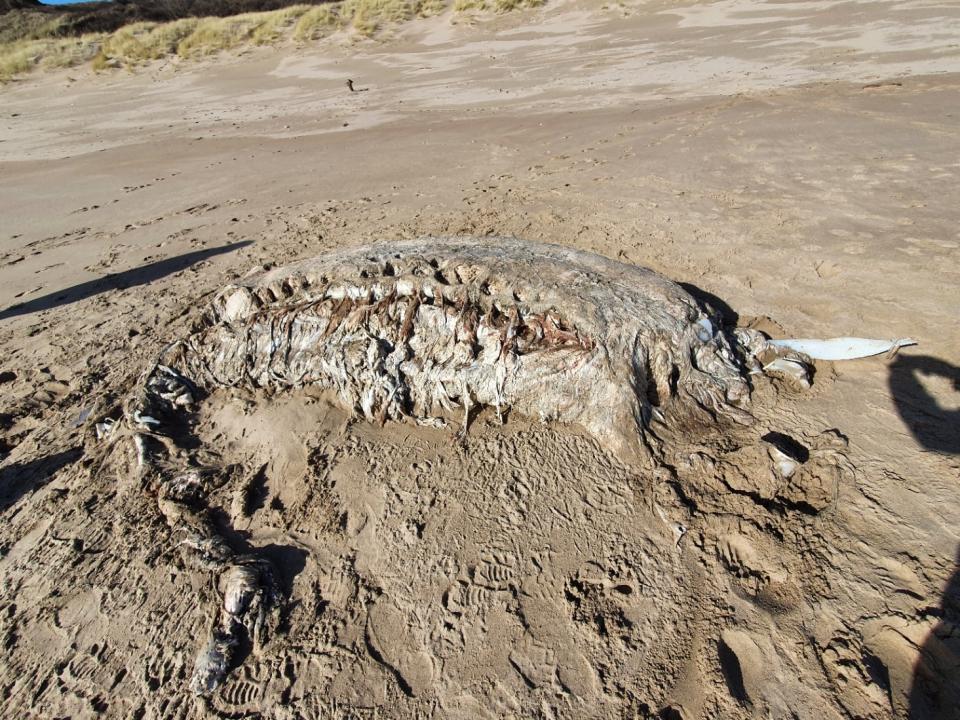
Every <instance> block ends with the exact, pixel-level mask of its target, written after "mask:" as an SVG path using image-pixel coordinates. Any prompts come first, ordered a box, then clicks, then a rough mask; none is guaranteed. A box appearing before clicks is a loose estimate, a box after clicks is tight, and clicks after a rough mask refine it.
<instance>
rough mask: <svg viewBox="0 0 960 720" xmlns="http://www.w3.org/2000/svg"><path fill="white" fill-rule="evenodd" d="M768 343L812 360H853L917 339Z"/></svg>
mask: <svg viewBox="0 0 960 720" xmlns="http://www.w3.org/2000/svg"><path fill="white" fill-rule="evenodd" d="M770 344H771V345H773V346H775V347H779V348H788V349H790V350H796V351H797V352H802V353H804V354H805V355H809V356H810V357H811V358H813V359H814V360H855V359H857V358H865V357H871V356H873V355H881V354H882V353H887V352H893V351H896V350H899V349H900V348H902V347H907V346H908V345H916V344H917V341H916V340H911V339H910V338H900V339H898V340H871V339H869V338H857V337H838V338H830V339H829V340H815V339H811V338H795V339H793V338H791V339H786V340H771V341H770Z"/></svg>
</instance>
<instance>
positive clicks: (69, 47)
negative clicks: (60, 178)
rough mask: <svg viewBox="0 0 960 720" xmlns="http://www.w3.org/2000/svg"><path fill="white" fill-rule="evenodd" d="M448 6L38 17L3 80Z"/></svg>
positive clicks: (9, 46)
mask: <svg viewBox="0 0 960 720" xmlns="http://www.w3.org/2000/svg"><path fill="white" fill-rule="evenodd" d="M543 3H544V0H453V9H454V11H456V12H464V11H495V12H507V11H509V10H515V9H518V8H531V7H538V6H540V5H542V4H543ZM446 8H447V0H342V2H336V3H328V4H324V5H303V4H301V5H290V6H288V7H284V8H281V9H279V10H269V11H263V12H249V13H242V14H239V15H231V16H227V17H204V18H192V17H188V18H182V19H179V20H173V21H170V22H135V23H132V24H129V25H125V26H123V27H121V28H119V29H118V30H115V31H113V32H109V33H99V34H88V35H83V36H79V37H49V36H48V34H50V33H55V32H57V28H58V27H59V26H58V25H57V23H60V22H63V20H62V19H61V18H58V17H54V18H53V19H48V20H44V23H40V22H38V21H36V19H31V20H30V21H29V22H31V23H34V25H31V26H30V27H24V28H19V29H18V30H17V32H18V33H20V36H21V37H22V36H23V34H24V33H30V32H32V33H34V34H37V35H39V37H37V38H24V39H20V40H16V41H9V42H0V82H7V81H9V80H11V79H13V78H14V77H15V76H17V75H22V74H24V73H27V72H30V71H31V70H33V69H34V68H37V67H70V66H73V65H77V64H80V63H84V62H90V63H91V67H92V69H93V70H94V71H96V72H101V71H104V70H107V69H108V68H111V67H119V66H127V67H133V66H137V65H141V64H143V63H147V62H150V61H153V60H158V59H160V58H164V57H169V56H171V55H178V56H180V57H182V58H192V57H203V56H207V55H213V54H215V53H218V52H221V51H224V50H232V49H235V48H238V47H242V46H245V45H273V44H277V43H280V42H284V41H286V40H295V41H297V42H309V41H311V40H316V39H318V38H321V37H323V36H325V35H328V34H330V33H331V32H333V31H335V30H340V29H344V28H348V29H352V30H353V31H354V32H356V33H357V34H359V35H362V36H364V37H371V36H373V35H375V34H376V33H377V32H378V31H380V30H381V29H382V28H383V26H385V25H388V24H393V23H400V22H404V21H407V20H410V19H412V18H414V17H417V16H420V17H428V16H431V15H438V14H440V13H442V12H443V11H444V10H446ZM24 22H27V21H26V20H25V21H24Z"/></svg>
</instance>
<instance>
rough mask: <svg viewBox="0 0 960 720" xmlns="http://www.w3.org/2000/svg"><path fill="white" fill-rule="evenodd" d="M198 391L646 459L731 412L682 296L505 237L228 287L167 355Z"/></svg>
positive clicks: (727, 368)
mask: <svg viewBox="0 0 960 720" xmlns="http://www.w3.org/2000/svg"><path fill="white" fill-rule="evenodd" d="M165 362H167V363H168V364H172V365H174V366H175V367H176V368H177V370H178V371H179V372H182V373H183V374H185V375H186V376H187V377H189V378H190V379H191V380H192V381H193V382H196V383H197V384H198V385H200V386H201V387H202V388H204V389H212V388H215V387H218V386H256V387H264V388H274V389H282V388H291V387H300V386H305V385H311V386H316V387H320V388H323V389H327V390H330V391H333V392H334V393H335V394H336V396H337V397H338V398H339V399H340V401H341V402H342V404H343V405H344V406H345V407H346V408H347V409H350V410H353V411H356V412H357V413H360V414H362V415H363V416H364V417H366V418H367V419H369V420H380V421H383V420H385V419H395V420H399V419H402V418H404V417H411V418H414V419H418V420H421V421H431V420H434V419H438V418H440V417H442V416H445V415H447V414H449V413H450V412H452V411H454V410H455V409H457V408H460V410H459V412H465V408H466V407H468V406H471V405H472V406H475V407H493V408H496V409H497V410H498V411H501V412H502V411H503V410H506V409H512V410H514V411H516V412H518V413H519V414H521V415H524V416H528V417H532V418H539V419H542V420H544V421H548V420H558V421H562V422H567V423H572V424H577V425H581V426H582V427H584V428H585V429H586V430H587V431H588V432H589V433H591V434H592V435H594V436H595V437H597V438H598V439H599V440H601V441H602V442H604V443H605V444H606V445H608V446H610V447H613V448H614V449H616V450H617V451H619V452H621V453H637V452H639V453H640V454H645V453H646V450H645V448H644V447H643V443H642V442H641V441H642V439H643V437H644V430H645V428H647V427H649V425H650V423H651V421H653V420H655V419H657V420H662V421H663V422H664V423H665V424H666V425H668V426H671V425H672V426H676V427H681V426H682V427H685V428H688V429H690V428H689V426H691V425H696V424H698V423H699V424H703V423H704V422H710V421H712V420H714V419H717V418H718V417H721V416H725V417H728V418H733V419H735V420H738V421H745V420H748V419H749V417H748V416H747V415H746V414H745V413H744V412H743V411H742V410H741V409H739V407H738V406H739V405H741V404H742V403H743V402H745V400H746V398H747V393H748V386H747V383H746V381H745V379H744V375H743V372H742V369H741V367H740V363H739V362H738V361H737V360H736V358H735V354H734V352H733V349H732V348H731V347H730V345H729V343H728V341H727V339H726V338H725V337H724V336H723V335H721V334H719V333H716V332H715V331H714V329H713V325H712V323H711V322H710V320H709V318H708V316H707V314H706V313H705V312H704V311H703V310H702V309H701V308H700V307H699V306H698V305H697V303H696V301H695V300H694V299H693V298H692V297H691V296H690V295H689V294H687V293H686V292H685V291H684V290H683V289H682V288H680V287H679V286H677V285H676V284H674V283H672V282H670V281H669V280H667V279H665V278H663V277H661V276H660V275H657V274H656V273H654V272H652V271H650V270H647V269H644V268H637V267H632V266H627V265H623V264H621V263H616V262H613V261H611V260H607V259H605V258H602V257H599V256H596V255H592V254H589V253H584V252H579V251H575V250H570V249H567V248H561V247H558V246H551V245H543V244H535V243H526V242H521V241H518V240H512V239H503V238H499V239H483V240H470V239H446V240H438V239H432V240H422V241H416V242H409V243H389V244H382V245H374V246H368V247H363V248H359V249H354V250H350V251H346V252H340V253H332V254H330V255H325V256H323V257H320V258H316V259H312V260H307V261H304V262H301V263H298V264H295V265H291V266H288V267H285V268H281V269H277V270H272V271H269V272H265V273H262V274H260V275H257V276H255V277H253V278H250V279H248V280H245V281H242V282H240V283H237V284H235V285H231V286H229V287H227V288H226V289H225V290H224V291H223V292H221V293H220V295H219V296H218V297H217V299H216V300H215V301H214V303H213V306H212V308H211V309H210V311H209V312H208V314H207V316H206V318H205V320H204V323H203V326H202V327H200V328H198V329H197V331H196V332H194V333H193V334H192V335H190V336H189V337H188V338H186V339H185V340H184V341H182V342H181V343H179V344H178V345H177V346H176V347H175V348H174V349H173V350H172V351H171V352H170V353H168V355H167V357H166V358H165Z"/></svg>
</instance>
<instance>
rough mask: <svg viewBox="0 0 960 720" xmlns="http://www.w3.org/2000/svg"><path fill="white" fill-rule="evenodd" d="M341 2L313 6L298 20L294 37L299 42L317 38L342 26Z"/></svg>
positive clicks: (294, 29)
mask: <svg viewBox="0 0 960 720" xmlns="http://www.w3.org/2000/svg"><path fill="white" fill-rule="evenodd" d="M339 9H340V6H339V4H330V5H318V6H316V7H312V8H310V9H309V10H307V12H305V13H304V14H303V15H301V16H300V19H299V20H297V24H296V25H295V26H294V28H293V39H294V40H297V41H299V42H305V41H308V40H316V39H317V38H321V37H323V36H324V35H327V34H328V33H330V32H332V31H333V30H336V29H338V28H340V27H341V21H340V13H339Z"/></svg>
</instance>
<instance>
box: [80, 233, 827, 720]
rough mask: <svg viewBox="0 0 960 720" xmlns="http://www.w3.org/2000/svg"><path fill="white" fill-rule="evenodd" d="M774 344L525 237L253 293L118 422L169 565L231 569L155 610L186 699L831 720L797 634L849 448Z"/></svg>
mask: <svg viewBox="0 0 960 720" xmlns="http://www.w3.org/2000/svg"><path fill="white" fill-rule="evenodd" d="M771 352H776V351H775V350H773V349H772V348H771V347H770V346H769V345H767V343H766V342H765V340H764V338H763V336H762V335H760V334H759V333H757V332H753V331H748V330H740V329H733V328H724V327H723V325H722V323H721V321H720V318H718V317H716V316H714V315H712V314H711V312H710V311H709V310H708V309H707V308H705V307H703V306H701V305H700V304H699V303H698V302H697V301H696V300H695V299H694V298H693V297H691V296H690V295H689V294H688V293H687V292H686V291H684V290H683V289H682V288H680V287H679V286H678V285H676V284H674V283H673V282H671V281H669V280H667V279H665V278H663V277H662V276H660V275H658V274H656V273H654V272H652V271H650V270H646V269H642V268H637V267H631V266H627V265H623V264H620V263H616V262H613V261H610V260H607V259H605V258H602V257H599V256H596V255H592V254H589V253H584V252H579V251H574V250H570V249H566V248H561V247H558V246H551V245H543V244H536V243H527V242H522V241H519V240H514V239H507V238H484V239H474V238H455V239H436V238H430V239H423V240H420V241H416V242H398V243H380V244H374V245H371V246H366V247H361V248H356V249H351V250H348V251H341V252H336V253H331V254H328V255H325V256H322V257H319V258H315V259H312V260H307V261H303V262H300V263H297V264H294V265H291V266H287V267H283V268H277V269H269V270H264V271H261V272H257V273H256V274H253V275H251V276H248V277H247V278H245V279H243V280H240V281H238V282H235V283H233V284H231V285H229V286H228V287H226V288H225V289H223V290H222V291H221V292H220V293H219V294H218V295H217V296H216V297H215V299H214V300H213V302H212V303H211V304H210V306H209V307H208V308H207V309H206V310H205V311H204V312H203V314H202V316H201V317H199V319H198V320H197V321H196V322H195V324H194V327H193V328H192V329H191V330H190V332H189V333H187V334H186V335H185V336H184V337H182V338H181V339H180V340H177V341H176V342H174V343H173V344H171V345H170V346H168V347H167V348H166V349H165V350H164V351H163V352H162V353H161V355H160V357H159V359H158V362H157V364H156V365H155V366H154V367H152V368H150V369H149V370H148V371H147V372H146V373H145V375H144V376H143V379H142V382H141V383H140V384H139V385H138V387H137V388H136V389H135V391H134V392H133V393H132V395H131V396H130V399H129V401H128V402H127V403H126V405H125V407H124V408H123V412H122V414H119V413H116V412H114V413H113V414H112V415H111V416H105V417H103V418H102V419H101V421H100V422H99V423H98V424H97V434H98V435H99V439H98V440H97V441H96V442H97V443H98V445H99V446H100V447H101V448H102V451H103V452H104V453H105V454H104V463H105V465H104V466H113V467H114V468H116V470H117V473H118V481H119V482H118V496H119V497H120V498H129V502H130V503H141V504H142V503H143V502H144V501H145V500H144V499H146V500H147V501H148V502H153V503H154V505H153V508H154V510H153V511H152V513H153V515H154V517H157V518H162V522H161V523H160V524H159V525H154V527H153V530H152V532H153V536H154V538H155V539H154V540H153V544H154V545H156V546H158V547H160V546H162V547H163V551H161V555H162V556H163V558H165V561H166V562H168V563H169V568H170V569H171V572H172V573H173V574H184V575H188V576H190V577H191V578H193V586H194V587H198V583H201V585H202V582H203V581H202V578H205V577H206V578H209V583H210V585H209V586H207V587H206V588H203V589H201V590H199V591H198V592H196V594H195V596H194V597H193V598H192V603H189V602H187V601H186V600H185V601H184V602H185V603H186V604H185V605H184V606H183V607H181V608H180V610H179V611H177V612H174V611H172V610H171V609H170V608H169V607H168V608H167V612H166V613H163V612H156V613H155V618H156V622H157V623H158V624H160V625H164V626H165V627H166V628H167V629H166V630H165V631H164V632H165V633H167V643H168V644H169V643H173V644H174V645H176V646H177V647H180V648H181V649H182V653H189V656H190V658H191V660H190V661H188V660H185V659H184V655H183V654H181V655H180V656H178V657H179V660H178V663H177V664H176V670H175V671H171V673H170V675H171V677H170V678H168V679H169V682H166V683H165V684H163V686H162V687H159V689H158V688H154V690H155V692H159V693H161V694H162V693H167V694H168V695H169V696H170V698H175V699H176V700H175V701H174V700H173V699H168V700H167V701H166V702H167V704H165V705H164V706H163V707H164V708H166V710H165V712H169V711H171V708H181V709H183V708H187V707H192V706H193V705H192V703H200V704H202V706H203V707H206V708H207V710H208V711H213V712H218V713H222V714H228V715H229V714H243V713H247V712H267V713H268V714H272V715H276V716H283V714H284V713H288V714H289V716H290V717H297V716H302V715H306V716H322V715H324V713H328V714H334V715H343V714H345V713H346V714H349V713H359V712H361V711H365V710H364V709H366V710H371V711H376V712H380V713H383V714H386V715H388V716H407V715H420V714H424V713H429V712H440V713H441V715H443V716H464V717H466V716H470V717H486V716H489V717H496V716H503V715H510V714H514V715H516V716H519V717H530V716H533V715H538V716H539V715H541V714H542V715H544V716H551V714H552V715H560V716H569V717H574V716H576V717H585V716H598V717H599V716H607V717H622V716H624V713H627V714H629V713H632V714H634V715H636V716H640V717H644V716H651V717H652V716H654V715H657V714H658V713H659V715H657V716H662V717H687V716H688V715H689V716H694V714H697V713H701V712H704V713H706V714H708V715H711V716H717V717H732V716H737V715H739V714H743V715H750V714H752V713H754V712H755V711H757V710H758V709H759V708H769V709H770V710H771V711H772V712H775V713H776V712H780V711H785V710H786V709H788V708H790V707H794V706H795V705H796V703H798V702H799V703H801V704H803V705H804V706H808V707H815V706H818V705H822V704H830V702H831V700H830V699H829V698H828V697H827V698H822V697H818V694H819V693H818V691H817V688H816V687H813V686H810V685H809V684H806V683H803V682H800V681H799V680H798V679H797V678H799V677H802V676H803V675H804V674H806V673H807V672H814V673H816V672H817V671H816V669H815V667H814V665H815V663H816V660H815V659H812V658H808V657H806V656H805V655H804V654H803V653H802V652H801V653H799V654H797V653H794V652H792V651H791V652H790V653H787V654H784V653H783V652H782V651H781V650H779V649H778V648H779V646H780V645H781V643H787V644H789V643H794V642H796V638H795V637H791V634H792V633H793V632H795V630H796V628H795V627H794V625H795V621H794V620H793V619H791V617H792V615H793V614H795V613H796V611H797V609H798V608H800V607H802V606H803V603H804V600H803V598H804V594H805V593H807V592H811V588H812V587H814V586H815V585H816V584H817V583H818V582H822V572H823V570H822V568H820V565H819V564H818V562H817V561H815V560H814V559H813V556H814V555H815V554H816V552H817V550H816V548H814V547H812V546H813V545H815V541H813V540H811V538H812V537H813V536H814V535H815V533H810V532H809V527H810V524H811V523H815V522H818V521H819V519H818V514H819V513H821V511H823V510H824V509H825V508H828V507H829V505H830V503H831V501H832V499H833V497H834V493H835V492H836V488H837V487H838V483H840V482H842V481H843V477H844V472H845V467H846V463H845V459H844V453H843V447H844V445H845V441H844V439H843V437H842V435H840V434H839V433H838V432H836V431H827V432H819V433H818V432H814V431H812V430H811V429H809V428H780V427H777V425H776V423H777V422H778V415H777V412H776V407H775V404H776V399H777V396H778V391H777V389H776V387H775V385H774V381H773V380H771V379H770V378H768V377H766V376H764V375H763V373H762V372H761V364H760V363H759V362H758V361H757V355H763V354H764V353H768V354H769V353H771ZM780 352H782V351H780ZM789 362H791V363H794V365H795V367H802V363H803V358H802V357H799V356H796V355H795V354H793V355H791V356H790V358H789ZM776 383H777V384H779V383H781V381H780V380H777V381H776ZM751 395H753V399H751ZM362 420H365V421H369V422H358V421H362ZM153 498H155V500H151V499H153ZM144 522H146V521H144ZM177 553H179V555H178V554H177ZM152 562H153V563H154V565H156V564H157V563H158V562H159V560H158V557H157V555H156V553H155V554H154V556H153V561H152ZM798 571H804V572H802V573H799V574H798ZM151 592H157V590H156V589H155V590H154V591H151ZM731 592H732V593H733V596H735V597H737V598H740V599H739V600H738V601H737V603H738V604H742V605H743V606H744V607H743V608H738V607H736V604H734V605H732V604H731V601H730V597H731ZM148 604H149V603H148ZM744 608H750V609H749V610H746V609H744ZM178 613H179V617H178ZM188 618H190V619H189V620H188ZM764 618H768V619H767V620H764ZM769 618H777V621H776V622H770V621H769ZM773 626H775V627H776V628H777V629H776V630H771V629H770V627H773ZM781 635H782V637H780V636H781ZM174 638H176V640H174ZM191 648H192V649H191ZM193 658H195V659H193ZM807 664H812V665H811V667H810V668H808V669H804V668H803V666H805V665H807ZM177 678H179V680H177ZM134 695H135V694H134ZM131 697H133V695H131ZM143 707H147V708H149V707H154V706H153V705H151V704H150V702H146V703H145V705H143ZM664 713H666V714H664ZM670 713H674V714H672V715H671V714H670ZM684 713H686V714H684Z"/></svg>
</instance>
